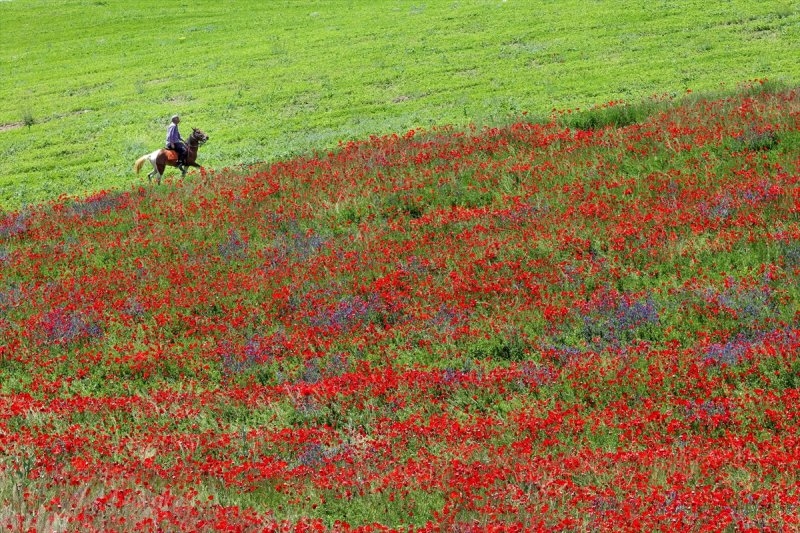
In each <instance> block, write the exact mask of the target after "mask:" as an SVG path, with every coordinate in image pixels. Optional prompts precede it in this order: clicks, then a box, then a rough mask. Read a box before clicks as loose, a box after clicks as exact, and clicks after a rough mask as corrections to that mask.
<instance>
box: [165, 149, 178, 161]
mask: <svg viewBox="0 0 800 533" xmlns="http://www.w3.org/2000/svg"><path fill="white" fill-rule="evenodd" d="M164 155H165V156H167V163H173V164H174V163H177V162H178V152H176V151H175V150H170V149H169V148H164Z"/></svg>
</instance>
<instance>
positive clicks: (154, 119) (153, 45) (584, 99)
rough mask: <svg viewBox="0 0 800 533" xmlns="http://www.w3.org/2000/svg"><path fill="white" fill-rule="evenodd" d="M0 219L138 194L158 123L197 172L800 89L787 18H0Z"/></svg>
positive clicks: (62, 9)
mask: <svg viewBox="0 0 800 533" xmlns="http://www.w3.org/2000/svg"><path fill="white" fill-rule="evenodd" d="M0 27H1V29H2V47H0V73H2V75H1V76H0V101H2V102H3V104H2V106H0V207H3V208H5V209H7V210H8V209H18V208H20V207H21V206H23V205H26V204H30V203H35V202H39V201H42V200H45V199H49V198H54V197H57V196H59V195H61V194H68V195H80V194H85V193H88V192H91V191H97V190H99V189H106V188H123V189H125V188H128V187H130V185H131V184H132V183H137V182H139V181H140V180H141V179H142V178H141V177H139V178H137V177H136V176H135V175H133V174H132V172H131V165H132V162H133V161H134V160H135V159H136V158H137V157H139V156H140V155H142V154H144V153H146V152H149V151H150V150H153V149H155V148H157V147H159V146H160V145H161V144H162V142H163V137H164V133H165V128H166V124H167V121H168V117H169V116H171V115H172V114H174V113H180V114H181V115H182V116H183V117H184V122H183V125H184V129H187V127H189V126H195V127H200V128H202V129H204V130H205V131H207V132H208V133H209V134H210V136H211V142H210V143H209V144H208V145H207V146H205V147H204V148H203V149H202V151H201V153H200V158H199V159H200V162H201V163H202V164H204V165H206V166H208V167H211V168H223V167H228V166H236V165H239V164H247V163H252V162H255V161H262V160H266V161H272V160H276V159H278V158H284V157H287V156H290V155H293V154H299V153H305V152H309V151H312V150H325V149H327V148H329V147H333V146H336V145H337V144H338V143H339V141H341V140H348V139H358V138H366V137H368V136H369V135H372V134H385V133H389V132H404V131H406V130H408V129H411V128H419V127H430V126H432V125H441V124H455V125H462V126H463V125H466V124H469V123H475V124H478V125H484V124H501V123H507V122H509V121H510V120H511V119H512V118H513V117H518V116H520V114H521V113H523V112H528V113H530V114H532V115H535V116H547V115H549V114H550V112H551V110H552V109H553V108H557V109H565V108H577V107H581V108H586V107H590V106H593V105H595V104H602V103H605V102H607V101H610V100H619V99H624V100H626V101H640V100H641V99H644V98H648V97H650V96H651V95H654V94H659V95H660V94H663V93H670V94H681V93H683V92H684V91H686V90H688V89H691V90H694V91H703V92H708V91H718V90H720V89H721V88H722V89H726V90H729V89H733V88H735V87H736V86H737V85H738V84H739V83H741V82H743V81H745V80H750V79H755V78H759V79H761V78H769V79H773V80H777V81H782V82H785V83H788V84H792V83H795V82H797V80H798V79H800V64H799V63H798V61H797V57H798V56H800V29H799V28H800V4H799V3H798V2H796V1H783V2H752V1H743V0H730V1H725V2H704V1H699V0H683V1H659V2H650V1H607V2H585V1H583V0H580V1H578V0H565V1H559V2H550V1H547V2H545V1H542V2H533V1H527V2H520V1H514V0H509V1H499V0H498V1H469V2H467V1H462V2H459V1H442V2H425V3H423V2H408V1H385V2H371V1H370V2H367V1H362V2H343V1H326V2H314V1H292V2H258V1H238V2H235V3H219V2H212V1H197V2H192V3H188V4H185V5H180V4H178V3H170V2H161V1H159V2H155V1H124V2H123V1H115V0H109V1H78V0H74V1H56V2H53V1H41V0H40V1H37V0H12V1H6V2H0Z"/></svg>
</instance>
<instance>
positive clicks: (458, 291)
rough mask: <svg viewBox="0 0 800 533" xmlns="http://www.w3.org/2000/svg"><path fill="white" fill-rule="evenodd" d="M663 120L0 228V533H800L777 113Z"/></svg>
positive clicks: (786, 192)
mask: <svg viewBox="0 0 800 533" xmlns="http://www.w3.org/2000/svg"><path fill="white" fill-rule="evenodd" d="M624 105H625V104H624V103H621V102H614V103H613V105H611V106H609V107H608V108H605V110H606V111H608V110H612V111H613V110H614V109H615V108H618V107H619V106H624ZM659 109H660V111H658V112H657V113H654V114H653V115H652V116H650V117H649V118H648V119H646V120H643V121H641V122H638V123H634V124H631V125H627V126H624V127H611V126H608V127H596V128H594V129H572V128H569V127H567V126H566V125H565V124H566V123H568V119H569V117H568V116H567V115H556V116H554V117H553V119H552V121H551V122H549V123H546V124H532V123H527V122H520V123H516V124H512V125H509V126H508V127H502V128H500V127H498V128H487V129H482V130H478V129H477V128H472V129H468V130H467V131H456V130H453V129H450V128H442V129H435V130H433V131H411V132H408V133H407V134H406V135H402V136H398V135H394V136H386V137H375V138H371V139H369V140H365V141H361V142H349V143H343V144H342V145H341V146H339V148H338V149H336V150H334V151H331V152H330V153H322V154H315V155H309V156H306V157H298V158H295V159H292V160H288V161H281V162H277V163H274V164H269V165H266V164H265V165H260V166H255V167H251V168H245V169H222V170H220V171H205V170H204V171H203V172H202V173H201V174H199V175H194V176H191V177H190V178H189V179H188V180H186V181H176V182H172V183H169V184H168V185H167V186H166V187H162V188H136V189H133V190H131V191H127V192H106V193H101V194H99V195H96V196H93V197H91V198H87V199H84V200H72V199H61V200H59V201H58V202H57V203H53V204H48V205H41V206H35V207H31V208H29V209H26V210H25V211H22V212H19V213H14V214H11V215H6V216H4V217H2V218H0V526H2V527H3V528H4V529H6V530H9V531H36V530H44V529H48V530H49V529H53V530H59V531H62V530H63V531H163V530H192V531H204V530H207V531H212V530H213V531H262V530H264V531H323V530H331V531H390V530H393V531H400V530H402V531H445V530H447V531H477V530H481V531H553V530H556V531H583V530H592V531H656V530H693V531H723V530H736V531H792V530H797V529H798V528H800V520H799V519H798V516H800V478H798V475H797V472H800V430H799V429H798V428H800V360H798V357H797V354H798V353H800V324H799V323H798V320H800V313H798V311H797V309H798V303H797V302H798V289H797V287H798V277H800V218H799V216H800V207H799V206H800V93H798V91H784V92H768V91H759V90H755V89H754V90H751V91H743V92H742V94H740V95H738V96H735V97H730V98H726V99H719V100H703V99H700V98H697V97H692V98H691V99H689V100H686V101H684V102H682V103H678V102H676V103H672V104H670V105H662V106H660V107H659ZM602 111H603V110H597V112H598V113H600V112H602Z"/></svg>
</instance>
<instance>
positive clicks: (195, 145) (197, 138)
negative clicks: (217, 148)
mask: <svg viewBox="0 0 800 533" xmlns="http://www.w3.org/2000/svg"><path fill="white" fill-rule="evenodd" d="M207 140H208V135H206V134H205V133H204V132H203V130H198V129H197V128H192V134H191V135H190V136H189V142H188V143H187V145H188V146H187V147H186V162H185V163H184V164H183V165H180V166H178V152H176V151H175V150H167V149H166V148H162V149H160V150H156V151H155V152H151V153H149V154H146V155H143V156H142V157H140V158H139V159H137V160H136V163H134V164H133V169H134V170H135V171H136V173H137V174H138V173H139V171H140V170H141V169H142V165H144V162H145V161H150V164H151V165H153V171H152V172H151V173H150V174H148V175H147V178H148V179H149V180H150V181H153V176H155V178H156V181H157V183H158V184H159V185H161V176H162V175H163V174H164V169H165V168H167V166H170V167H178V168H179V169H180V171H181V176H185V175H186V170H187V167H197V168H200V165H198V164H197V163H195V160H196V159H197V150H198V149H199V148H200V147H201V146H203V145H204V144H205V143H206V141H207Z"/></svg>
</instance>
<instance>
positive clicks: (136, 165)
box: [133, 154, 150, 174]
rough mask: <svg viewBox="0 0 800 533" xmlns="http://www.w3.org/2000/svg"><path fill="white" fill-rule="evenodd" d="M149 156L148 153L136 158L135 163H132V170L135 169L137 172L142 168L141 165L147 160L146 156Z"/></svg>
mask: <svg viewBox="0 0 800 533" xmlns="http://www.w3.org/2000/svg"><path fill="white" fill-rule="evenodd" d="M149 156H150V154H145V155H143V156H142V157H140V158H139V159H137V160H136V163H134V164H133V170H135V171H136V173H137V174H138V173H139V171H140V170H142V165H144V162H145V161H147V158H148V157H149Z"/></svg>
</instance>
